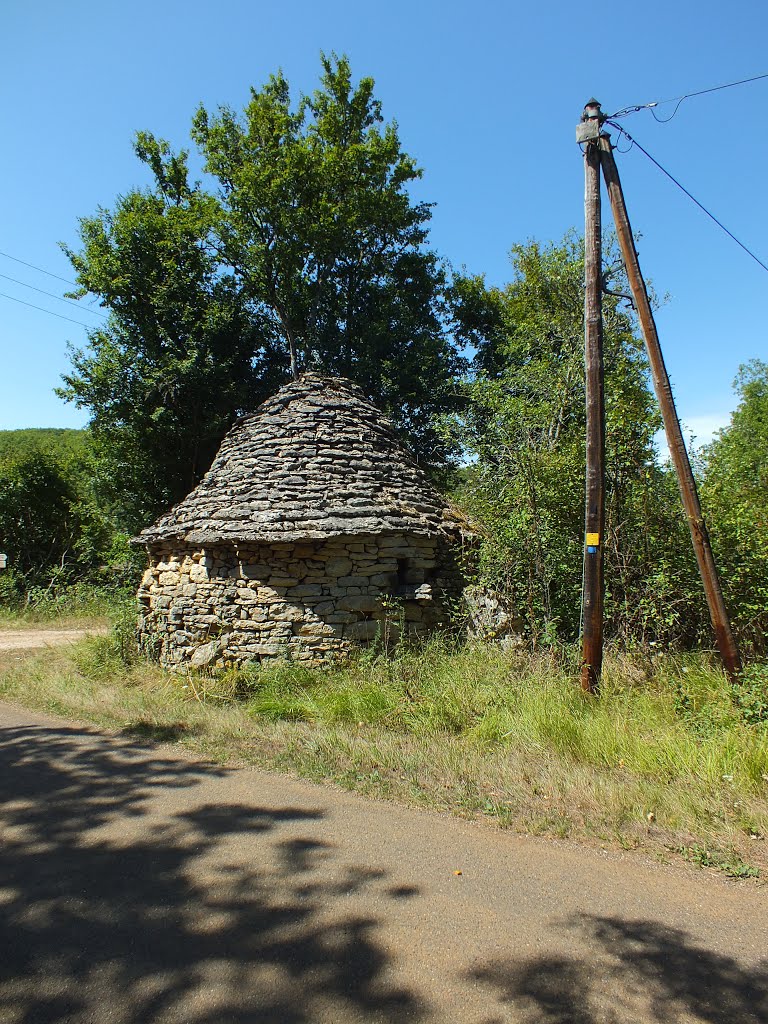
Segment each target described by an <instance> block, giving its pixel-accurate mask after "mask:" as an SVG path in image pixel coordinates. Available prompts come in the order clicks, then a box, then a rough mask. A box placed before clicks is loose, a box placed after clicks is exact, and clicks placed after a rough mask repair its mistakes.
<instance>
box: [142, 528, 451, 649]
mask: <svg viewBox="0 0 768 1024" xmlns="http://www.w3.org/2000/svg"><path fill="white" fill-rule="evenodd" d="M150 560H151V564H150V567H149V568H148V569H147V571H146V572H145V574H144V578H143V580H142V584H141V587H140V589H139V595H138V596H139V603H140V608H141V617H140V627H139V637H140V641H141V642H142V645H143V646H144V647H145V649H147V650H148V651H151V652H153V653H154V654H155V656H156V657H158V658H159V660H160V661H161V663H162V664H164V665H165V666H167V667H171V668H173V667H182V666H184V665H187V664H189V665H192V666H193V667H195V666H196V667H203V666H212V667H213V666H216V667H225V666H231V665H240V664H243V663H246V662H263V661H269V660H270V659H278V658H291V659H294V660H297V661H301V662H305V663H309V664H320V663H322V662H327V661H331V660H334V659H336V658H339V657H343V656H345V655H347V654H349V652H350V651H351V650H352V649H353V648H354V647H355V646H357V645H359V644H365V643H369V642H371V641H372V640H374V639H376V638H377V637H379V638H381V639H382V640H384V641H385V642H389V641H391V640H393V639H395V638H396V636H397V633H398V632H399V630H400V628H401V626H402V627H404V628H405V629H406V630H407V631H408V632H413V633H421V632H426V631H429V630H432V629H435V628H440V627H447V626H448V625H449V624H450V620H451V611H452V609H453V608H454V607H455V605H456V603H457V602H458V600H459V597H460V594H461V589H462V583H463V581H462V578H461V572H460V570H459V568H458V566H457V565H456V564H455V561H454V552H453V548H452V547H451V546H450V545H449V544H448V543H447V542H446V540H444V539H442V538H440V537H419V536H412V535H411V536H408V535H400V536H398V535H395V536H378V535H377V536H373V535H370V536H365V535H363V536H357V535H356V536H354V537H347V538H343V537H335V538H332V539H329V540H325V541H302V542H296V543H286V544H258V543H240V544H217V545H214V546H211V547H205V548H202V547H195V546H193V545H184V544H179V543H178V542H177V543H175V544H172V543H164V544H158V545H153V547H152V548H151V550H150Z"/></svg>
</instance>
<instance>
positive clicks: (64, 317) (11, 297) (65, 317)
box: [0, 292, 93, 330]
mask: <svg viewBox="0 0 768 1024" xmlns="http://www.w3.org/2000/svg"><path fill="white" fill-rule="evenodd" d="M0 297H1V298H3V299H10V300H11V302H20V303H21V304H22V306H31V307H32V309H39V310H40V312H41V313H48V314H50V316H57V317H58V318H59V320H69V322H70V323H71V324H77V325H78V327H85V329H86V330H90V328H91V327H92V326H93V325H92V324H84V323H83V321H82V320H73V319H72V317H71V316H63V315H62V314H61V313H54V311H53V310H52V309H45V308H44V307H43V306H36V305H35V304H34V302H25V301H24V299H17V298H16V297H15V296H14V295H6V294H5V292H0Z"/></svg>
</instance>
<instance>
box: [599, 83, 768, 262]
mask: <svg viewBox="0 0 768 1024" xmlns="http://www.w3.org/2000/svg"><path fill="white" fill-rule="evenodd" d="M764 77H766V78H768V75H766V76H764ZM722 88H726V87H725V86H723V87H722ZM605 123H606V124H610V125H611V127H613V128H616V129H617V130H618V131H620V132H621V134H622V135H626V137H627V139H628V140H629V141H630V142H631V143H632V145H633V146H637V148H638V149H639V150H640V152H641V153H643V154H644V155H645V156H647V157H648V159H649V160H650V161H651V163H652V164H655V165H656V167H658V169H659V170H660V171H661V173H662V174H665V175H666V176H667V177H668V178H669V180H670V181H671V182H673V183H674V184H675V185H677V187H678V188H679V189H680V191H681V192H684V193H685V195H687V196H688V198H689V199H690V200H691V201H692V202H694V203H695V204H696V206H698V208H699V209H700V210H702V211H703V212H704V213H706V215H707V216H708V217H709V219H710V220H713V221H714V222H715V224H717V226H718V227H719V228H720V229H721V230H722V231H724V232H725V233H726V235H728V237H729V238H731V239H733V241H734V242H735V243H736V245H738V246H740V247H741V248H742V249H743V250H744V252H745V253H746V254H747V255H748V256H751V257H752V259H753V260H754V261H755V263H757V264H758V266H761V267H762V268H763V270H765V271H766V272H768V264H766V263H763V261H762V260H761V259H760V257H759V256H757V255H755V253H754V252H752V250H751V249H750V248H749V246H747V245H745V244H744V243H743V242H742V241H741V240H740V239H738V238H737V237H736V235H734V233H733V232H732V231H731V230H730V229H729V228H727V227H726V226H725V224H723V222H722V221H721V220H718V218H717V217H716V216H715V215H714V213H712V211H711V210H708V209H707V208H706V206H704V204H703V203H700V202H699V200H698V199H697V198H696V196H694V195H692V194H691V193H690V192H689V191H688V189H687V188H686V187H685V185H683V184H682V183H681V182H679V181H678V180H677V178H676V177H675V176H674V174H671V173H670V172H669V171H668V170H667V169H666V167H662V165H661V164H660V163H659V161H658V160H657V159H656V158H655V157H652V156H651V154H650V153H649V152H648V150H647V149H644V148H643V147H642V146H641V145H640V143H639V142H638V141H637V139H634V138H633V137H632V136H631V135H630V134H629V132H628V131H627V130H626V128H622V127H621V125H620V124H617V123H616V122H615V121H611V120H608V121H606V122H605Z"/></svg>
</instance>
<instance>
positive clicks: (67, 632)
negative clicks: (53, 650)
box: [0, 626, 108, 651]
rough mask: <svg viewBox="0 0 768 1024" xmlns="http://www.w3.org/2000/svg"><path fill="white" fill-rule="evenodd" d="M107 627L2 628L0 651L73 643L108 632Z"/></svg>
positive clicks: (0, 630)
mask: <svg viewBox="0 0 768 1024" xmlns="http://www.w3.org/2000/svg"><path fill="white" fill-rule="evenodd" d="M107 631H108V630H107V628H106V627H102V626H95V627H93V628H91V629H0V651H26V650H36V649H39V648H41V647H60V646H61V645H62V644H73V643H75V641H76V640H80V639H82V637H84V636H93V635H94V634H97V633H100V634H103V633H106V632H107Z"/></svg>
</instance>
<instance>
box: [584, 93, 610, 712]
mask: <svg viewBox="0 0 768 1024" xmlns="http://www.w3.org/2000/svg"><path fill="white" fill-rule="evenodd" d="M584 113H585V118H586V119H595V120H596V121H597V123H598V124H599V115H600V105H599V104H598V103H597V101H592V100H591V101H590V102H589V103H588V104H587V106H586V107H585V110H584ZM601 232H602V228H601V218H600V147H599V140H598V139H597V138H596V139H594V140H591V141H590V142H588V143H587V145H586V149H585V152H584V277H585V296H584V363H585V371H586V411H587V473H586V488H585V491H586V493H585V502H584V506H585V507H584V534H585V536H584V596H583V616H584V623H583V634H582V655H581V686H582V689H584V690H586V691H587V692H589V693H594V692H596V690H597V688H598V686H599V684H600V672H601V670H602V666H603V601H604V582H603V526H604V523H605V401H604V395H603V266H602V246H601Z"/></svg>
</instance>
